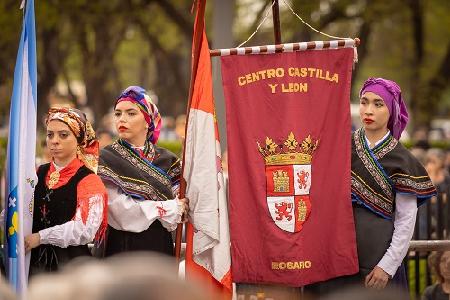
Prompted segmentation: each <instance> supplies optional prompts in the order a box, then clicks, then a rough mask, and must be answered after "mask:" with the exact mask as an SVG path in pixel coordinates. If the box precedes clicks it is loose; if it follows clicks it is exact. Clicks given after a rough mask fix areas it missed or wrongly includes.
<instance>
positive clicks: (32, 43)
mask: <svg viewBox="0 0 450 300" xmlns="http://www.w3.org/2000/svg"><path fill="white" fill-rule="evenodd" d="M34 23H35V22H34V0H27V1H26V7H25V18H24V19H23V28H22V35H21V38H20V44H19V50H18V52H17V60H16V68H15V70H14V85H13V92H12V96H11V111H10V119H9V137H8V154H7V166H6V168H7V169H6V180H7V182H6V187H7V190H6V193H7V194H6V198H5V199H6V203H5V209H6V211H5V220H6V224H5V225H6V226H5V235H6V238H5V241H6V243H7V245H6V247H5V250H6V255H5V257H6V267H7V275H8V279H9V282H10V283H11V285H12V286H13V288H14V289H15V291H16V292H17V293H18V294H20V295H21V296H23V295H24V294H25V293H26V288H27V283H28V268H29V262H30V255H26V256H25V247H24V237H25V236H27V235H28V234H30V233H31V229H32V222H33V214H32V209H33V192H34V187H35V185H36V183H37V176H36V167H35V152H36V111H37V80H36V77H37V68H36V31H35V25H34Z"/></svg>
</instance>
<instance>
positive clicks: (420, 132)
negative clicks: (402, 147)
mask: <svg viewBox="0 0 450 300" xmlns="http://www.w3.org/2000/svg"><path fill="white" fill-rule="evenodd" d="M412 139H413V140H414V141H415V142H414V147H415V148H421V149H424V150H428V149H429V148H430V143H429V142H428V129H427V128H426V127H420V128H418V129H416V131H414V133H413V136H412Z"/></svg>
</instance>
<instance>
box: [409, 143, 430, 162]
mask: <svg viewBox="0 0 450 300" xmlns="http://www.w3.org/2000/svg"><path fill="white" fill-rule="evenodd" d="M410 152H411V154H412V155H413V156H414V157H415V158H417V160H418V161H419V162H420V163H421V164H422V165H423V166H425V163H426V156H427V151H426V150H424V149H423V148H417V147H413V148H411V150H410Z"/></svg>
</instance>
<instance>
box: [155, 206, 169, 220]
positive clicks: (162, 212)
mask: <svg viewBox="0 0 450 300" xmlns="http://www.w3.org/2000/svg"><path fill="white" fill-rule="evenodd" d="M156 208H157V209H158V215H159V218H162V217H164V216H165V215H166V214H167V210H165V209H164V208H163V207H162V206H157V207H156Z"/></svg>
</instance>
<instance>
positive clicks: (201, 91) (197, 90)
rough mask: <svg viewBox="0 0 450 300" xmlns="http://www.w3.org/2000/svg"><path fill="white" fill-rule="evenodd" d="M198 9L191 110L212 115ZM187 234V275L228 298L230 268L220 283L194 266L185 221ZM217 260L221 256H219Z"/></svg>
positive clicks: (207, 62)
mask: <svg viewBox="0 0 450 300" xmlns="http://www.w3.org/2000/svg"><path fill="white" fill-rule="evenodd" d="M196 4H197V12H196V17H195V23H194V34H193V41H192V70H191V71H192V72H191V88H190V95H189V96H190V101H189V105H190V107H189V108H190V109H191V110H194V109H197V110H202V111H204V112H206V113H209V114H211V115H214V119H215V110H214V98H213V84H212V76H211V58H210V55H209V45H208V40H207V37H206V33H205V17H204V13H205V5H206V1H205V0H199V1H197V3H196ZM215 131H216V136H215V139H216V141H217V140H218V138H219V135H218V130H217V122H216V121H215ZM216 168H217V170H218V172H221V161H220V158H219V157H217V160H216ZM182 194H183V193H182ZM186 226H187V227H186V228H187V233H186V236H187V237H186V238H187V241H186V276H187V278H189V277H190V276H196V277H200V278H201V279H202V281H203V282H205V284H206V286H207V287H209V288H210V289H211V290H212V291H213V292H214V293H216V294H218V295H220V296H218V297H214V298H213V299H231V296H232V288H231V273H230V271H229V272H228V273H227V274H226V276H225V277H224V278H223V279H222V282H219V281H217V280H216V279H215V278H214V277H213V276H212V275H211V273H209V272H208V271H207V270H206V269H204V268H203V267H201V266H200V265H197V264H196V263H195V262H194V260H193V255H192V251H193V227H192V225H191V224H187V225H186ZM219 259H220V258H219Z"/></svg>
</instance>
